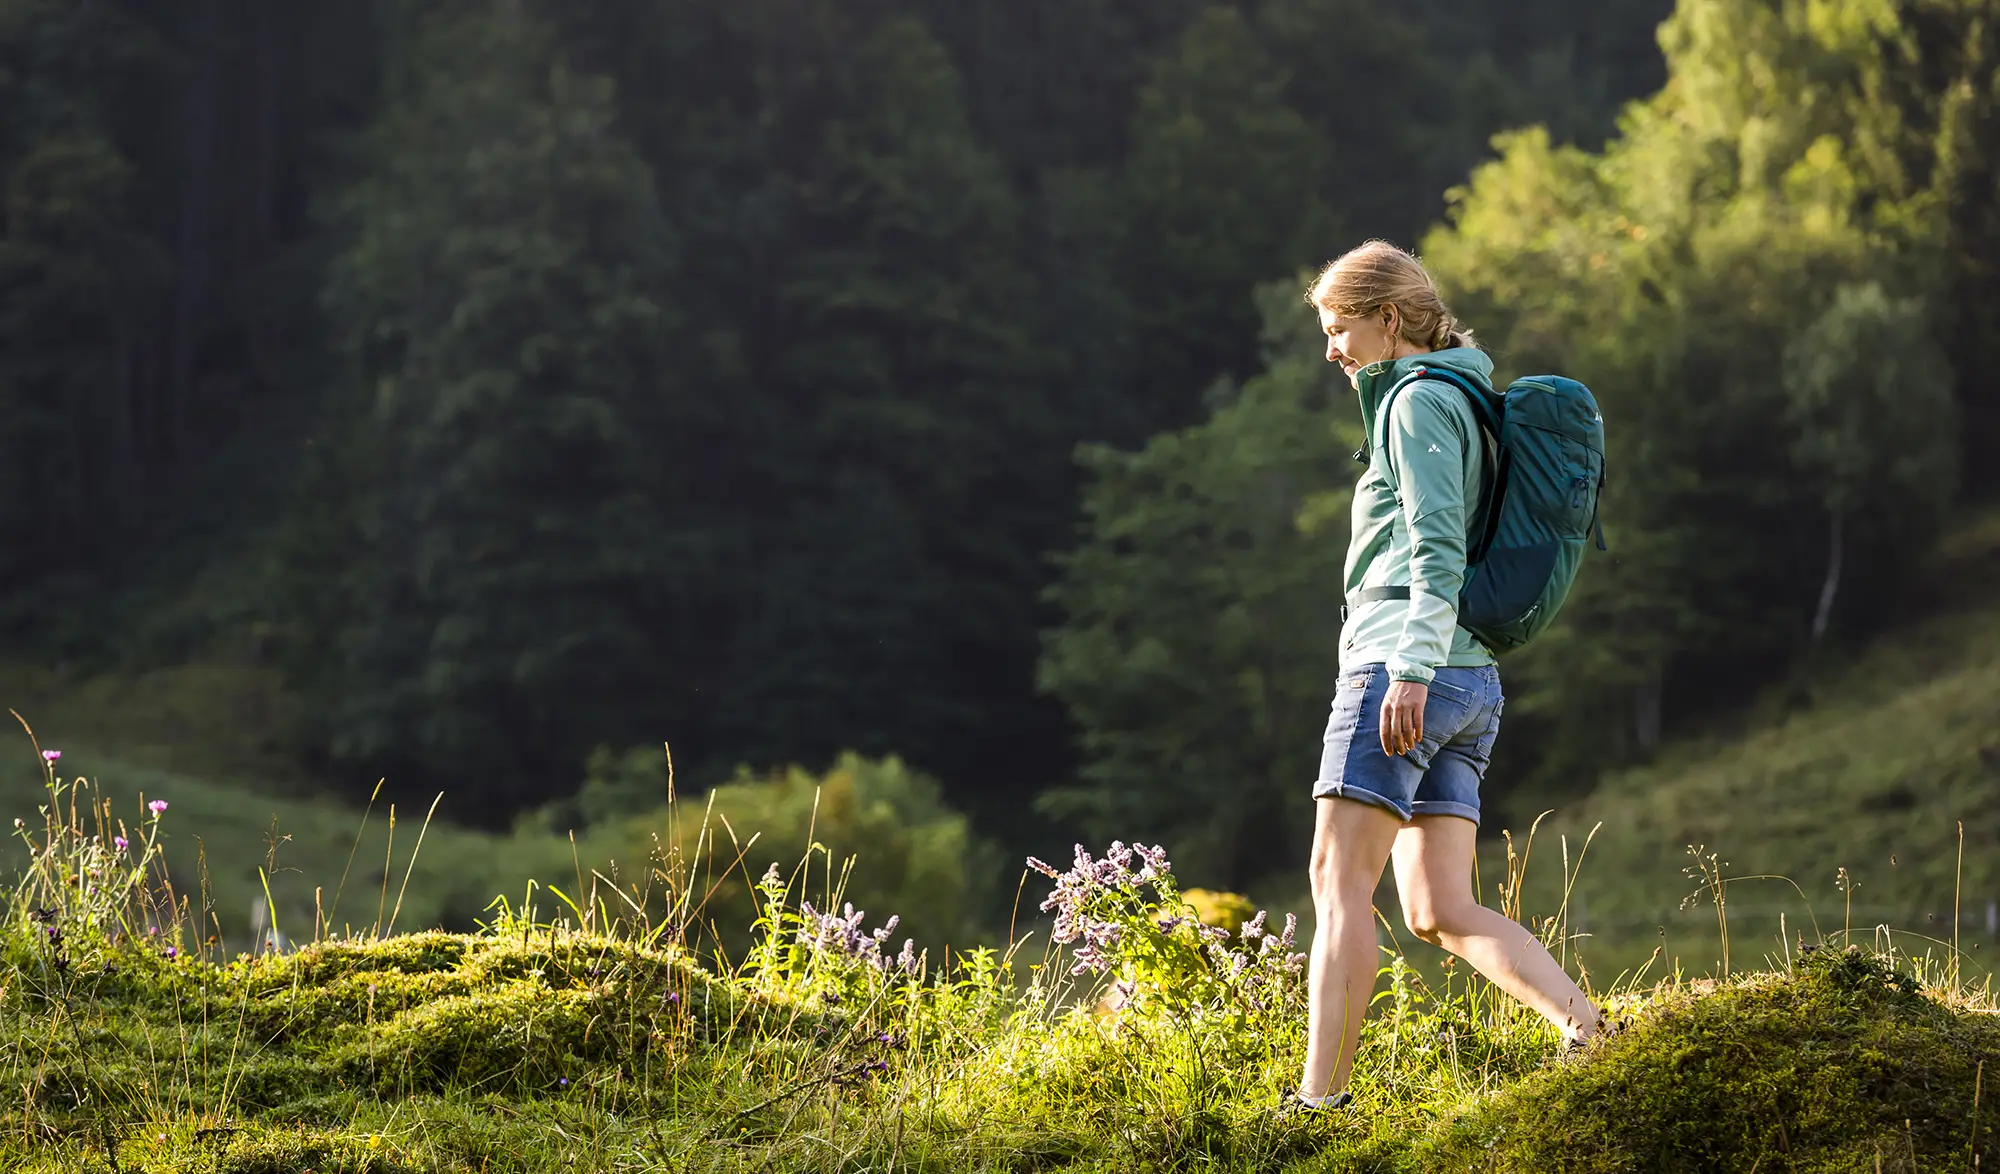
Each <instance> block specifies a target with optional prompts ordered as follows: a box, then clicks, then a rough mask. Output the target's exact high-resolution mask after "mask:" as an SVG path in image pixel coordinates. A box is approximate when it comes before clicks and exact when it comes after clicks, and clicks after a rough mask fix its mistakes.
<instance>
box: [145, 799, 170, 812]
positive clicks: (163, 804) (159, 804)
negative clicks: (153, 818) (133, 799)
mask: <svg viewBox="0 0 2000 1174" xmlns="http://www.w3.org/2000/svg"><path fill="white" fill-rule="evenodd" d="M166 809H167V801H166V800H165V799H155V800H153V801H152V802H151V803H148V804H146V810H148V811H150V812H152V813H153V814H154V815H158V814H160V813H161V812H163V811H165V810H166Z"/></svg>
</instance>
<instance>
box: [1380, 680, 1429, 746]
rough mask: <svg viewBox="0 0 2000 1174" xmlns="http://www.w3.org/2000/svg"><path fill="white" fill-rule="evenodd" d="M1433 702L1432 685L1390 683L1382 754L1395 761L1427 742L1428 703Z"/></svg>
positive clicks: (1386, 701) (1385, 699)
mask: <svg viewBox="0 0 2000 1174" xmlns="http://www.w3.org/2000/svg"><path fill="white" fill-rule="evenodd" d="M1430 699H1431V691H1430V686H1428V685H1420V684H1418V683H1417V682H1415V681H1391V682H1389V695H1388V696H1386V697H1384V698H1383V699H1382V721H1381V730H1382V753H1384V754H1387V755H1389V756H1391V757H1394V756H1395V755H1398V754H1407V753H1409V752H1410V751H1411V750H1413V749H1415V748H1416V745H1417V743H1418V742H1421V741H1423V738H1424V703H1425V702H1428V701H1429V700H1430Z"/></svg>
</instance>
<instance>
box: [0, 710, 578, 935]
mask: <svg viewBox="0 0 2000 1174" xmlns="http://www.w3.org/2000/svg"><path fill="white" fill-rule="evenodd" d="M22 744H23V745H24V746H25V744H26V743H25V737H23V742H22ZM43 744H44V745H60V744H58V743H50V742H44V743H43ZM8 757H9V758H13V757H16V756H15V755H9V756H8ZM19 757H26V758H30V759H32V755H31V754H24V755H20V756H19ZM61 765H62V766H63V768H64V771H65V774H71V773H72V772H74V774H75V775H86V776H87V777H90V778H92V779H101V780H103V782H102V786H101V788H100V789H101V793H102V794H103V796H104V797H105V798H107V799H109V800H110V802H111V804H112V808H111V810H112V813H113V816H114V818H117V819H123V820H124V821H125V822H126V824H127V827H128V831H129V830H130V828H131V827H134V826H136V825H137V824H138V823H139V822H140V813H141V812H142V811H143V803H142V800H144V801H151V800H155V799H164V800H166V801H167V802H168V803H169V804H170V808H169V818H168V819H167V820H166V822H165V829H166V830H165V833H164V841H163V844H164V851H165V853H166V856H167V860H168V862H169V865H170V868H171V872H172V875H173V876H174V878H175V879H176V881H178V882H179V884H180V885H181V886H182V888H183V891H184V892H185V893H186V894H187V895H188V896H190V897H192V898H194V899H195V900H196V901H197V902H198V903H199V904H201V905H203V906H205V907H206V908H207V909H209V910H210V911H211V913H212V919H211V920H209V921H208V922H207V930H206V933H215V934H218V935H219V936H221V937H222V939H223V941H224V943H225V945H228V946H236V947H247V946H248V945H249V944H250V941H251V932H252V921H253V909H254V906H255V904H256V903H257V902H259V901H260V900H262V899H263V898H264V895H265V893H266V891H267V890H266V885H267V884H268V891H269V894H270V899H271V903H272V905H273V906H274V907H275V908H276V910H277V923H278V928H279V930H280V931H282V932H284V933H286V934H287V935H289V936H291V937H295V938H300V939H304V940H310V939H311V938H312V937H314V936H315V919H316V918H318V919H320V920H322V921H324V922H326V924H327V925H328V926H329V927H330V928H331V929H332V930H335V931H341V930H344V929H347V928H356V929H360V930H371V929H375V928H377V927H378V926H380V927H383V928H388V927H389V926H390V915H391V913H392V912H393V913H395V920H394V926H396V927H406V928H430V927H435V926H439V925H457V926H460V927H463V928H468V929H469V928H471V927H472V925H473V923H474V922H475V920H477V919H479V918H481V917H483V916H484V915H485V909H486V906H487V905H488V904H489V903H490V902H491V901H492V900H493V898H494V895H495V894H498V893H510V894H517V895H518V894H520V893H522V892H523V891H524V889H525V887H526V885H527V882H528V880H529V879H530V878H540V879H541V880H542V881H543V882H544V883H547V882H549V881H551V880H553V881H556V882H557V883H561V881H562V878H564V877H566V876H568V875H569V874H570V873H571V872H573V871H574V865H573V864H572V861H571V854H570V847H569V844H568V843H567V842H566V841H564V840H561V839H559V838H557V837H555V836H553V835H549V834H547V833H546V832H538V831H527V830H524V831H522V832H520V833H519V834H515V835H493V834H488V833H482V832H477V831H472V830H468V829H465V828H462V827H458V826H456V825H453V824H450V823H447V822H444V821H441V820H433V821H431V822H430V823H429V826H428V827H427V826H425V823H426V821H425V819H424V815H425V812H424V811H421V810H418V811H409V810H396V811H395V812H394V813H393V814H394V827H393V829H392V828H391V819H390V816H391V811H390V809H389V807H388V806H387V805H386V804H377V805H376V806H375V807H374V809H373V810H372V811H370V810H367V808H366V807H365V805H363V804H357V805H354V806H349V805H347V804H343V803H338V802H335V801H333V800H331V799H312V798H303V797H291V796H286V795H282V794H279V795H270V794H266V793H261V792H259V791H257V790H253V789H248V788H246V787H244V786H242V785H241V784H239V783H233V782H216V781H213V780H210V779H207V778H197V777H194V776H191V775H186V774H181V773H179V772H175V771H170V770H163V769H159V768H156V767H146V766H137V765H133V764H131V763H128V762H125V761H122V760H120V759H118V758H114V757H108V756H103V755H98V754H94V753H92V752H91V751H90V750H89V749H88V748H87V747H86V748H83V749H76V748H73V747H64V748H63V758H62V761H61ZM362 798H363V799H364V800H365V799H366V795H363V796H362ZM48 801H49V798H48V792H47V789H46V787H45V786H44V784H43V782H42V780H40V779H37V778H35V777H33V775H31V774H30V773H29V772H27V771H25V770H14V771H7V772H0V816H4V817H6V822H8V823H11V821H12V819H13V818H16V817H19V818H24V819H26V820H27V821H28V822H29V823H30V824H39V823H40V819H39V817H38V816H37V814H36V813H37V810H38V809H39V808H40V807H43V806H46V805H47V803H48ZM183 829H186V830H183ZM114 830H115V829H114ZM420 835H421V837H422V839H421V848H419V836H420ZM23 858H24V854H23V851H22V849H21V846H20V845H19V843H18V842H14V843H10V844H8V845H7V846H6V847H4V848H0V865H4V866H7V868H8V870H9V871H11V870H12V869H14V868H18V867H19V866H20V864H21V863H22V860H23ZM343 878H344V883H343ZM406 880H407V888H406V887H405V884H406ZM399 900H400V902H401V908H400V911H399V912H398V911H397V906H398V901H399ZM206 933H205V934H204V936H206Z"/></svg>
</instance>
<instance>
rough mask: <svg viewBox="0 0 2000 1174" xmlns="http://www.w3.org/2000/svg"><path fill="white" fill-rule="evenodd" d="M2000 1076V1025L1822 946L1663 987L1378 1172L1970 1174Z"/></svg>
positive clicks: (1386, 1161) (1384, 1158) (1987, 1138)
mask: <svg viewBox="0 0 2000 1174" xmlns="http://www.w3.org/2000/svg"><path fill="white" fill-rule="evenodd" d="M1982 1073H1984V1074H1987V1075H1983V1074H1982ZM1992 1075H2000V1017H1994V1016H1988V1015H1980V1014H1967V1013H1963V1012H1955V1011H1953V1010H1951V1009H1950V1008H1947V1007H1945V1006H1942V1005H1941V1004H1939V1003H1937V1002H1935V1001H1933V1000H1932V999H1930V998H1928V997H1926V996H1925V995H1924V994H1923V993H1922V992H1921V991H1920V990H1919V988H1918V985H1917V983H1916V982H1915V980H1913V979H1911V978H1909V977H1907V976H1905V975H1901V974H1898V973H1896V972H1895V971H1893V970H1891V969H1889V968H1888V967H1887V966H1885V965H1883V964H1882V963H1880V962H1878V961H1877V960H1875V959H1873V958H1871V957H1868V956H1864V955H1863V954H1862V953H1861V952H1860V951H1858V950H1849V951H1845V952H1836V951H1830V950H1821V951H1816V952H1813V953H1811V954H1808V955H1807V956H1806V957H1805V958H1803V959H1802V960H1801V961H1800V963H1799V964H1798V966H1796V967H1795V968H1794V970H1793V971H1792V973H1790V974H1765V975H1758V976H1756V977H1754V978H1749V979H1744V980H1741V981H1736V982H1732V983H1726V984H1721V985H1717V986H1711V985H1710V984H1705V983H1704V984H1693V985H1691V986H1689V987H1685V988H1683V989H1681V990H1680V991H1678V992H1669V993H1666V994H1663V995H1662V996H1661V997H1660V998H1658V999H1657V1000H1656V1001H1655V1002H1654V1003H1652V1004H1651V1005H1650V1006H1649V1007H1648V1009H1647V1010H1646V1011H1645V1013H1644V1014H1642V1015H1641V1016H1640V1017H1639V1018H1638V1020H1637V1021H1636V1022H1634V1023H1633V1025H1632V1026H1631V1027H1630V1028H1629V1029H1628V1030H1626V1031H1625V1032H1623V1033H1622V1034H1620V1035H1618V1036H1615V1037H1613V1038H1611V1039H1608V1040H1606V1041H1605V1042H1604V1043H1603V1044H1601V1045H1598V1046H1597V1047H1595V1048H1593V1049H1591V1050H1590V1051H1589V1052H1588V1053H1586V1055H1584V1056H1583V1057H1580V1058H1579V1059H1578V1060H1575V1061H1572V1062H1570V1063H1567V1064H1562V1065H1558V1066H1555V1067H1552V1068H1551V1069H1548V1070H1546V1071H1544V1072H1542V1073H1538V1074H1535V1075H1531V1076H1529V1077H1528V1078H1526V1079H1524V1080H1522V1081H1520V1082H1519V1083H1517V1084H1514V1085H1511V1086H1509V1087H1508V1088H1507V1089H1505V1090H1504V1091H1502V1092H1500V1093H1498V1094H1497V1095H1495V1096H1493V1097H1491V1098H1489V1099H1486V1100H1484V1101H1482V1102H1480V1103H1478V1104H1477V1105H1476V1106H1474V1107H1473V1108H1471V1109H1470V1110H1469V1111H1468V1112H1466V1113H1464V1114H1463V1115H1461V1116H1459V1117H1457V1118H1456V1119H1454V1120H1452V1121H1450V1122H1449V1123H1447V1124H1445V1125H1443V1126H1441V1127H1440V1128H1439V1129H1438V1130H1437V1131H1436V1132H1434V1133H1433V1134H1431V1135H1430V1136H1428V1137H1426V1138H1424V1139H1422V1140H1420V1141H1418V1142H1417V1143H1416V1144H1414V1145H1411V1146H1409V1147H1408V1148H1406V1149H1402V1148H1401V1147H1398V1148H1399V1149H1400V1150H1401V1152H1398V1153H1395V1154H1393V1155H1392V1154H1389V1153H1384V1152H1379V1151H1378V1152H1377V1153H1375V1154H1374V1155H1372V1159H1371V1161H1370V1163H1369V1164H1370V1165H1371V1166H1372V1167H1373V1168H1374V1169H1378V1170H1396V1171H1410V1172H1415V1171H1424V1172H1426V1174H1432V1172H1436V1171H1445V1170H1450V1171H1460V1170H1469V1171H1487V1170H1493V1171H1536V1172H1538V1174H1539V1172H1557V1171H1575V1172H1579V1174H1583V1172H1589V1174H1612V1172H1614V1171H1615V1172H1617V1174H1629V1172H1633V1171H1661V1172H1667V1171H1708V1170H1745V1171H1748V1170H1760V1171H1792V1172H1796V1174H1808V1172H1812V1174H1819V1172H1826V1174H1832V1172H1834V1171H1843V1172H1845V1171H1873V1170H1877V1169H1880V1170H1884V1171H1896V1170H1904V1171H1915V1170H1954V1171H1957V1170H1968V1169H1971V1168H1972V1166H1971V1161H1972V1154H1973V1153H1974V1151H1975V1147H1976V1149H1977V1150H1978V1151H1979V1152H1981V1153H1990V1152H1991V1151H1990V1146H1991V1142H1992V1133H1993V1130H1992V1126H1991V1124H1990V1122H1991V1120H1992V1118H1993V1117H1994V1116H1995V1115H1996V1112H2000V1106H1987V1108H1988V1109H1989V1110H1995V1111H1990V1112H1985V1113H1978V1114H1975V1111H1974V1108H1975V1091H1976V1087H1977V1086H1983V1085H1984V1084H1986V1083H1988V1082H1989V1081H1990V1079H1991V1076H1992ZM1978 1092H1979V1093H1980V1094H1982V1095H1983V1093H1984V1089H1983V1088H1978ZM1975 1120H1976V1121H1977V1125H1976V1127H1975V1125H1974V1122H1975ZM1975 1128H1976V1132H1977V1136H1976V1137H1975ZM1878 1160H1879V1162H1880V1165H1879V1166H1878V1164H1877V1163H1878Z"/></svg>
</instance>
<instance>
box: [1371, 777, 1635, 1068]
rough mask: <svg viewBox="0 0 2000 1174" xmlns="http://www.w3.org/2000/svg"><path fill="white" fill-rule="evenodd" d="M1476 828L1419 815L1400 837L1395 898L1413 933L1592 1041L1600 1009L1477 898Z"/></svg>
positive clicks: (1515, 926)
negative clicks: (1474, 866) (1474, 888)
mask: <svg viewBox="0 0 2000 1174" xmlns="http://www.w3.org/2000/svg"><path fill="white" fill-rule="evenodd" d="M1478 830H1479V828H1478V825H1476V824H1474V823H1473V822H1472V821H1471V820H1469V819H1460V818H1458V817H1457V816H1452V815H1420V816H1418V817H1417V818H1416V819H1415V820H1414V821H1412V822H1411V823H1409V824H1406V825H1404V827H1403V829H1402V831H1401V832H1400V833H1398V834H1397V836H1396V843H1395V849H1394V853H1393V856H1394V859H1395V863H1396V891H1397V893H1398V895H1399V896H1400V897H1401V899H1402V903H1403V921H1404V922H1405V923H1406V924H1407V925H1408V926H1409V927H1410V932H1411V933H1413V934H1415V935H1417V936H1418V937H1420V938H1422V939H1423V940H1424V941H1427V942H1430V943H1432V944H1434V945H1439V946H1443V947H1444V948H1445V949H1447V950H1450V951H1451V952H1452V953H1454V954H1456V955H1458V956H1459V957H1461V958H1463V959H1465V960H1466V961H1467V962H1470V963H1471V964H1472V965H1473V967H1474V968H1475V969H1477V970H1478V971H1479V973H1481V974H1483V975H1485V976H1486V977H1487V978H1488V979H1490V980H1491V981H1492V983H1493V985H1495V986H1497V987H1499V988H1500V989H1501V990H1503V991H1506V992H1507V993H1508V994H1510V995H1512V996H1514V997H1515V998H1517V999H1519V1000H1521V1001H1522V1002H1523V1003H1526V1004H1527V1005H1528V1006H1530V1007H1533V1008H1534V1009H1535V1010H1536V1011H1539V1012H1540V1013H1541V1014H1542V1016H1543V1017H1544V1018H1546V1019H1547V1020H1548V1021H1549V1022H1550V1023H1553V1024H1555V1025H1556V1027H1557V1029H1558V1030H1560V1031H1561V1032H1562V1033H1563V1036H1564V1038H1566V1039H1587V1038H1589V1037H1590V1036H1592V1035H1594V1034H1596V1032H1597V1029H1598V1025H1599V1015H1598V1012H1597V1008H1596V1007H1595V1006H1593V1005H1592V1004H1591V1001H1590V999H1589V998H1588V997H1587V996H1585V994H1584V993H1583V991H1582V990H1581V989H1580V988H1578V986H1577V985H1576V983H1574V982H1572V981H1570V977H1569V975H1567V974H1565V973H1563V968H1562V967H1561V966H1560V965H1558V964H1557V962H1556V960H1555V959H1554V958H1553V957H1551V956H1550V954H1549V952H1548V950H1547V949H1546V948H1545V947H1544V946H1543V945H1542V943H1541V941H1540V940H1539V939H1537V938H1536V937H1535V936H1534V935H1533V934H1531V933H1529V932H1528V931H1527V929H1526V928H1525V927H1524V926H1522V925H1521V923H1520V922H1518V921H1515V920H1513V919H1512V918H1510V917H1505V916H1502V915H1501V914H1499V913H1497V912H1495V911H1494V910H1491V909H1488V908H1487V907H1486V906H1484V905H1481V904H1480V903H1479V900H1478V898H1477V897H1475V896H1474V895H1473V892H1472V845H1473V838H1474V836H1475V835H1476V834H1477V833H1478Z"/></svg>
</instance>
